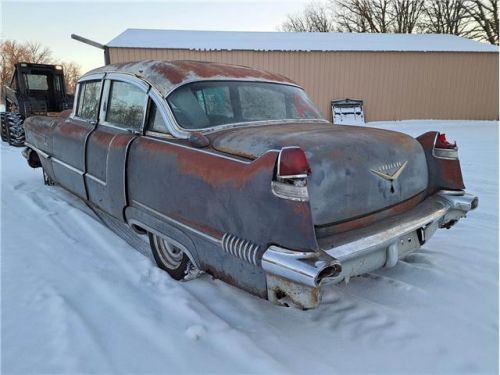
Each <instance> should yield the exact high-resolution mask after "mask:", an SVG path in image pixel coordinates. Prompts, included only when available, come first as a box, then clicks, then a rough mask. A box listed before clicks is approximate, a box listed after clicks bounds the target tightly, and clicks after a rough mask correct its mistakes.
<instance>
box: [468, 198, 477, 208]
mask: <svg viewBox="0 0 500 375" xmlns="http://www.w3.org/2000/svg"><path fill="white" fill-rule="evenodd" d="M477 206H479V198H478V197H475V198H474V199H473V200H472V202H471V203H470V209H471V210H475V209H476V208H477Z"/></svg>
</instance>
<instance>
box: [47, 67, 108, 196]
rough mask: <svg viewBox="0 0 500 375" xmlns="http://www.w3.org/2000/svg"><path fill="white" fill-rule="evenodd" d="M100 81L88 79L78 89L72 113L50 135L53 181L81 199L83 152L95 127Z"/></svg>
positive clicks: (97, 78)
mask: <svg viewBox="0 0 500 375" xmlns="http://www.w3.org/2000/svg"><path fill="white" fill-rule="evenodd" d="M102 77H103V75H100V76H89V77H87V78H86V80H85V81H82V82H80V83H79V85H78V90H77V92H78V94H77V102H76V106H75V111H74V113H73V114H72V115H71V116H70V117H68V118H67V119H66V120H64V121H62V122H60V123H59V124H58V125H57V126H56V127H55V128H54V131H53V133H52V136H53V148H52V153H53V154H52V167H53V171H54V176H55V179H56V181H57V182H58V183H59V184H60V185H61V186H63V187H64V188H66V189H68V190H69V191H71V192H73V193H75V194H76V195H78V196H80V197H81V198H83V199H87V192H86V189H85V181H84V174H85V148H86V142H87V139H88V137H89V135H90V134H91V133H92V131H93V130H94V128H95V126H96V121H97V118H98V112H99V100H100V97H101V90H102Z"/></svg>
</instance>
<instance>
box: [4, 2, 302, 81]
mask: <svg viewBox="0 0 500 375" xmlns="http://www.w3.org/2000/svg"><path fill="white" fill-rule="evenodd" d="M307 3H308V0H270V1H264V0H260V1H255V0H254V1H244V0H233V1H210V0H205V1H204V0H198V1H168V0H164V1H154V2H139V1H109V2H103V1H100V2H89V1H52V2H46V1H14V0H10V1H6V0H0V14H1V24H0V38H2V39H14V40H17V41H21V42H22V41H36V42H40V43H42V44H43V45H44V46H48V47H50V48H51V50H52V51H53V56H54V58H56V59H59V60H63V61H74V62H76V63H78V64H80V66H81V67H82V73H84V72H86V71H89V70H91V69H93V68H96V67H98V66H101V65H103V64H104V57H103V51H102V50H100V49H97V48H95V47H91V46H88V45H86V44H82V43H80V42H77V41H75V40H73V39H71V37H70V36H71V34H72V33H74V34H78V35H81V36H83V37H86V38H88V39H91V40H94V41H96V42H99V43H101V44H106V43H108V42H109V41H111V40H112V39H113V38H114V37H115V36H117V35H118V34H120V33H121V32H123V31H124V30H125V29H127V28H145V29H147V28H150V29H179V30H227V31H236V30H239V31H276V30H277V27H278V26H279V25H280V24H281V23H282V22H283V21H284V20H285V19H286V16H287V15H288V14H295V13H298V12H300V11H301V10H302V9H303V8H304V6H305V5H306V4H307Z"/></svg>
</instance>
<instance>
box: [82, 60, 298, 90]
mask: <svg viewBox="0 0 500 375" xmlns="http://www.w3.org/2000/svg"><path fill="white" fill-rule="evenodd" d="M115 72H116V73H127V74H132V75H135V76H138V77H141V78H144V79H145V80H146V81H148V82H150V83H151V84H152V85H154V87H156V89H157V90H158V91H159V92H160V93H161V94H162V95H167V94H168V93H169V92H170V91H171V90H173V89H174V88H176V87H178V86H180V85H183V84H185V83H187V82H192V81H196V80H212V79H245V80H252V81H265V82H283V83H286V84H294V85H295V83H294V82H293V81H291V80H290V79H288V78H286V77H284V76H282V75H281V74H276V73H270V72H266V71H264V70H259V69H253V68H248V67H246V66H241V65H229V64H221V63H212V62H203V61H189V60H176V61H160V60H142V61H134V62H128V63H120V64H110V65H105V66H102V67H100V68H97V69H94V70H91V71H90V72H88V73H86V74H84V75H83V76H82V78H85V77H86V76H89V75H93V74H99V73H115Z"/></svg>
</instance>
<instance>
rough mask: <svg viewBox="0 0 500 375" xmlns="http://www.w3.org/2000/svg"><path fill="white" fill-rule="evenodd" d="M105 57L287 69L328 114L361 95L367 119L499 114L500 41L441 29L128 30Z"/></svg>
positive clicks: (107, 49)
mask: <svg viewBox="0 0 500 375" xmlns="http://www.w3.org/2000/svg"><path fill="white" fill-rule="evenodd" d="M103 48H104V50H105V60H106V63H118V62H126V61H136V60H141V59H161V60H179V59H189V60H203V61H216V62H224V63H230V64H239V65H246V66H250V67H255V68H261V69H265V70H269V71H272V72H277V73H280V74H283V75H285V76H287V77H289V78H291V79H293V80H294V81H295V82H297V83H298V84H299V85H301V86H302V87H303V88H304V89H305V90H306V91H307V92H308V93H309V95H310V96H311V97H312V99H313V100H314V101H315V102H316V103H317V105H318V106H319V107H320V109H321V110H322V111H323V113H324V114H325V116H327V117H328V118H331V107H330V106H331V102H332V100H338V99H343V98H354V99H361V100H363V104H364V112H365V118H366V120H367V121H378V120H404V119H485V120H486V119H487V120H492V119H498V100H499V97H498V47H496V46H492V45H488V44H484V43H479V42H476V41H472V40H469V39H464V38H460V37H457V36H453V35H443V34H363V33H358V34H356V33H283V32H225V31H181V30H143V29H128V30H126V31H124V32H123V33H122V34H120V35H118V36H117V37H116V38H114V39H113V40H111V41H110V42H109V43H108V44H107V45H106V46H103Z"/></svg>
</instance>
